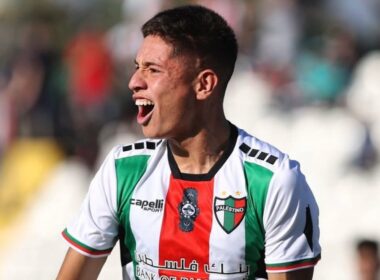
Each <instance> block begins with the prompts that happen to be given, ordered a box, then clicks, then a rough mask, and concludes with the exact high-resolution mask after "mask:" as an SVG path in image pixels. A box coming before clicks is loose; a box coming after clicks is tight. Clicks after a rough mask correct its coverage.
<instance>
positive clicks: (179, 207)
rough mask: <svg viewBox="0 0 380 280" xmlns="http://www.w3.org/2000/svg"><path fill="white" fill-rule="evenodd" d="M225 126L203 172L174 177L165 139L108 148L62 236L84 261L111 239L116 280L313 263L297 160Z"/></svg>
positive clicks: (315, 248)
mask: <svg viewBox="0 0 380 280" xmlns="http://www.w3.org/2000/svg"><path fill="white" fill-rule="evenodd" d="M232 130H233V133H231V136H230V141H229V146H228V148H227V149H226V151H225V152H224V154H223V155H222V157H221V158H220V159H219V160H218V161H217V162H216V163H215V165H214V166H213V167H212V168H211V170H210V171H209V172H208V173H207V174H185V173H181V172H180V170H179V168H178V166H177V164H176V162H175V160H174V157H173V155H172V152H171V150H170V147H169V145H168V143H167V141H166V140H150V139H146V140H143V141H138V142H136V143H134V144H132V145H126V146H118V147H115V148H114V149H113V150H112V151H111V152H110V153H109V155H108V156H107V158H106V160H105V161H104V163H103V164H102V166H101V167H100V169H99V171H98V172H97V174H96V175H95V177H94V179H93V180H92V182H91V185H90V188H89V191H88V194H87V196H86V198H85V200H84V202H83V205H82V207H81V210H80V212H79V215H78V216H77V217H76V218H75V219H74V221H73V222H72V223H71V224H70V225H69V226H68V227H67V228H66V229H65V230H64V231H63V236H64V238H65V239H66V240H67V241H68V242H69V245H70V246H71V247H72V248H74V249H75V250H77V251H78V252H80V253H81V254H84V255H87V256H90V257H102V256H107V255H109V254H110V252H111V250H112V248H113V247H114V245H115V244H116V242H117V241H119V243H120V248H121V261H122V267H123V279H144V280H145V279H152V280H153V279H154V280H156V279H157V280H158V279H159V280H190V279H191V280H197V279H218V280H223V279H229V280H238V279H239V280H242V279H266V278H267V273H272V272H287V271H292V270H297V269H302V268H307V267H312V266H314V265H315V264H316V263H317V261H318V260H319V258H320V253H321V248H320V245H319V227H318V215H319V214H318V206H317V204H316V201H315V199H314V197H313V194H312V192H311V190H310V188H309V186H308V184H307V183H306V180H305V177H304V175H303V174H302V173H301V171H300V168H299V164H298V163H297V162H296V161H293V160H290V159H289V157H288V156H287V155H286V154H283V153H282V152H280V151H279V150H277V149H276V148H274V147H273V146H271V145H269V144H267V143H265V142H263V141H260V140H259V139H257V138H255V137H253V136H251V135H249V134H248V133H246V132H245V131H244V130H242V129H238V128H236V127H234V129H232Z"/></svg>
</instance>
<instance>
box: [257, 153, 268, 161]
mask: <svg viewBox="0 0 380 280" xmlns="http://www.w3.org/2000/svg"><path fill="white" fill-rule="evenodd" d="M267 156H268V153H264V152H261V153H260V154H259V156H258V157H257V158H258V159H261V160H264V159H265V158H266V157H267Z"/></svg>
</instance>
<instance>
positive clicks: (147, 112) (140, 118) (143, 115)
mask: <svg viewBox="0 0 380 280" xmlns="http://www.w3.org/2000/svg"><path fill="white" fill-rule="evenodd" d="M135 104H136V105H137V106H138V108H139V111H138V114H137V122H138V123H139V124H146V123H147V122H148V121H149V119H150V116H151V115H152V112H153V108H154V103H153V101H151V100H148V99H137V100H136V101H135Z"/></svg>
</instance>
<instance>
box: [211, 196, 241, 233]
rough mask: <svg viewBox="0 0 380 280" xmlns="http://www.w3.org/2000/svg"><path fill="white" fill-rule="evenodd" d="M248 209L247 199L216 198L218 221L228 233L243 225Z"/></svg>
mask: <svg viewBox="0 0 380 280" xmlns="http://www.w3.org/2000/svg"><path fill="white" fill-rule="evenodd" d="M246 209H247V198H245V197H243V198H235V197H232V196H231V195H230V196H228V197H226V198H220V197H215V200H214V212H215V216H216V220H217V221H218V223H219V225H220V226H221V227H222V228H223V230H224V231H225V232H226V233H228V234H229V233H231V232H232V231H233V230H234V229H235V228H237V226H238V225H239V224H240V223H241V221H242V220H243V218H244V215H245V212H246Z"/></svg>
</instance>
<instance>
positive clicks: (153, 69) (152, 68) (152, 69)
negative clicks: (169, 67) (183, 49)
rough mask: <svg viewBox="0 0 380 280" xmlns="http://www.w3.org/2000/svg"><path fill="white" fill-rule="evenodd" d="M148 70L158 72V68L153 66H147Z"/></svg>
mask: <svg viewBox="0 0 380 280" xmlns="http://www.w3.org/2000/svg"><path fill="white" fill-rule="evenodd" d="M148 71H149V72H150V73H158V72H160V70H158V69H157V68H154V67H149V68H148Z"/></svg>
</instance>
